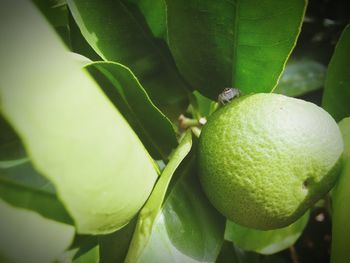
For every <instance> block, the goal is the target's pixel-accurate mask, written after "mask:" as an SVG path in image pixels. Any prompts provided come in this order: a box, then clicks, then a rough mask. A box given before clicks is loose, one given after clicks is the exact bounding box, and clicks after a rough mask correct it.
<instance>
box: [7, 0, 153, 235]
mask: <svg viewBox="0 0 350 263" xmlns="http://www.w3.org/2000/svg"><path fill="white" fill-rule="evenodd" d="M8 25H11V26H10V27H9V26H8ZM0 31H1V32H2V41H1V45H0V57H1V60H0V72H1V75H2V77H1V78H0V97H1V105H0V107H1V108H0V109H1V111H2V114H3V115H4V116H5V117H6V119H7V120H8V121H9V123H10V124H11V125H12V126H13V127H14V129H15V130H16V131H17V134H18V135H19V136H20V138H21V139H22V141H23V144H24V145H25V148H26V151H27V153H28V156H29V157H30V159H31V160H32V163H33V164H34V166H35V168H36V169H37V170H38V171H39V173H40V174H42V175H43V176H45V177H47V178H48V179H49V180H50V181H52V182H53V184H54V186H55V188H56V190H57V195H58V197H59V198H60V200H61V201H62V202H63V204H64V205H65V207H66V208H67V210H68V212H69V213H70V214H71V216H72V218H73V219H74V221H75V223H76V226H77V229H78V232H80V233H92V234H99V233H109V232H113V231H115V230H117V229H119V228H121V227H122V226H123V225H125V224H126V223H127V222H128V221H129V220H130V219H131V218H132V217H133V216H134V215H135V214H136V213H137V211H138V210H139V209H140V208H141V206H142V205H143V204H144V202H145V200H146V199H147V198H148V195H149V194H150V192H151V190H152V187H153V185H154V182H155V180H156V178H157V173H156V171H155V167H154V164H153V161H152V160H151V158H150V156H149V155H148V153H147V152H146V150H145V148H144V147H143V145H142V144H141V142H140V141H139V139H138V138H137V136H136V134H135V133H134V132H133V131H132V130H131V128H130V126H129V125H128V124H127V122H126V121H125V120H124V119H123V117H122V116H121V114H120V113H119V112H118V111H117V110H116V109H115V107H114V106H113V105H112V103H110V102H109V100H108V99H107V98H106V97H105V95H104V94H103V92H102V90H100V88H99V87H98V85H97V84H96V83H95V82H94V81H93V80H92V78H91V77H90V76H89V75H88V74H87V72H86V71H84V70H82V69H81V68H80V66H79V63H75V62H74V61H73V60H72V59H71V57H70V55H69V54H68V52H67V50H66V48H65V47H64V45H63V44H62V42H61V41H60V39H59V38H58V36H57V35H56V34H55V32H54V30H53V29H52V28H51V27H50V26H49V24H48V22H47V21H46V20H45V19H44V18H43V17H42V15H41V14H40V12H39V11H38V10H37V9H36V8H34V6H33V5H32V4H31V3H30V2H28V1H18V0H17V1H10V0H8V1H5V3H4V5H3V8H1V9H0Z"/></svg>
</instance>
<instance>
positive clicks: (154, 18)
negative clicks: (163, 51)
mask: <svg viewBox="0 0 350 263" xmlns="http://www.w3.org/2000/svg"><path fill="white" fill-rule="evenodd" d="M127 1H129V2H130V3H134V4H136V5H137V7H138V9H139V11H140V12H141V13H142V16H143V17H144V19H145V20H146V22H147V25H148V27H149V28H150V30H151V31H152V34H153V36H155V37H157V38H166V4H165V1H164V0H127Z"/></svg>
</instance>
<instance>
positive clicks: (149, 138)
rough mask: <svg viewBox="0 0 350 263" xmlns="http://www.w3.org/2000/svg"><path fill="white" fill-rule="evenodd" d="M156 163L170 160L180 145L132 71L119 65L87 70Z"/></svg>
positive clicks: (102, 64) (97, 65) (98, 65)
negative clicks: (169, 156)
mask: <svg viewBox="0 0 350 263" xmlns="http://www.w3.org/2000/svg"><path fill="white" fill-rule="evenodd" d="M86 68H87V69H88V70H89V72H90V73H91V74H92V75H93V76H94V78H95V79H96V80H97V82H98V83H99V84H100V86H101V87H103V90H104V91H105V93H106V94H107V96H108V97H109V99H110V100H111V101H112V102H113V103H114V105H115V106H116V107H117V108H118V110H119V111H120V112H121V113H122V114H123V116H124V118H125V119H126V120H127V121H128V122H129V124H130V126H131V127H132V128H133V129H134V131H135V132H136V134H137V135H138V136H139V138H140V139H141V141H142V143H143V144H144V145H145V147H146V148H147V150H148V151H149V152H150V153H151V155H152V157H153V158H154V159H167V157H168V155H169V153H170V152H171V150H172V149H173V148H175V147H176V145H177V139H176V135H175V131H174V128H173V127H172V124H171V122H170V121H169V120H168V119H167V118H166V117H165V116H164V115H163V113H162V112H160V111H159V109H158V108H157V107H156V106H155V105H154V104H153V102H152V101H151V99H150V98H149V96H148V95H147V93H146V91H145V90H144V88H143V87H142V85H141V84H140V82H139V81H138V79H137V78H136V76H135V75H134V74H133V73H132V72H131V70H130V69H129V68H127V67H125V66H123V65H121V64H118V63H115V62H95V63H92V64H89V65H87V66H86Z"/></svg>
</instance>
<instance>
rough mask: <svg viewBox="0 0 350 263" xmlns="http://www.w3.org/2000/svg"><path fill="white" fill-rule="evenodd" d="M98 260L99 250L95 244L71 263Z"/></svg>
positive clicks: (85, 262) (95, 262)
mask: <svg viewBox="0 0 350 263" xmlns="http://www.w3.org/2000/svg"><path fill="white" fill-rule="evenodd" d="M99 262H100V250H99V246H98V245H96V246H94V247H93V248H91V249H90V250H88V251H87V252H86V253H84V254H82V255H81V256H80V257H78V258H76V259H74V260H73V263H99Z"/></svg>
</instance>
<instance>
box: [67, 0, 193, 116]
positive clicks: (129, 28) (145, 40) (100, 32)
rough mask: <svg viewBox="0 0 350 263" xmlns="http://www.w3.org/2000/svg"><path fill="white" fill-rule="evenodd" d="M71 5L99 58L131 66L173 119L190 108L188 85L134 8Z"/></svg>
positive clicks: (78, 0)
mask: <svg viewBox="0 0 350 263" xmlns="http://www.w3.org/2000/svg"><path fill="white" fill-rule="evenodd" d="M68 5H69V8H70V10H71V12H72V14H73V16H74V18H75V20H76V22H77V24H78V26H79V28H80V30H81V32H82V34H83V35H84V37H85V38H86V40H87V41H88V42H89V44H90V45H91V46H92V47H93V49H94V50H95V51H96V52H97V54H98V55H100V56H101V57H102V58H103V59H104V60H109V61H114V62H119V63H121V64H123V65H126V66H127V67H129V68H130V69H131V70H132V71H133V72H134V73H135V75H136V76H137V78H138V79H139V80H140V82H141V84H142V86H143V87H144V88H145V89H146V91H147V92H148V94H149V96H150V97H151V99H152V100H153V101H154V103H155V104H156V105H157V106H158V107H159V108H160V109H161V110H162V111H163V112H164V113H166V114H167V115H168V116H169V117H171V118H172V119H173V118H175V117H177V116H178V115H179V113H181V112H183V111H184V110H185V109H186V106H187V92H186V86H185V84H184V82H183V80H182V79H181V77H180V75H179V74H178V72H177V69H176V67H175V64H174V63H173V61H172V59H171V58H170V56H169V55H168V54H167V52H166V49H165V50H164V49H163V48H162V47H161V46H160V45H159V44H158V43H157V42H156V41H155V39H154V37H153V35H152V33H151V31H150V30H149V28H148V26H147V24H146V23H145V22H143V23H142V20H141V19H140V18H139V15H140V14H138V13H137V9H136V8H134V6H133V5H131V4H130V3H128V2H127V1H109V0H100V1H94V0H69V1H68Z"/></svg>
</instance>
